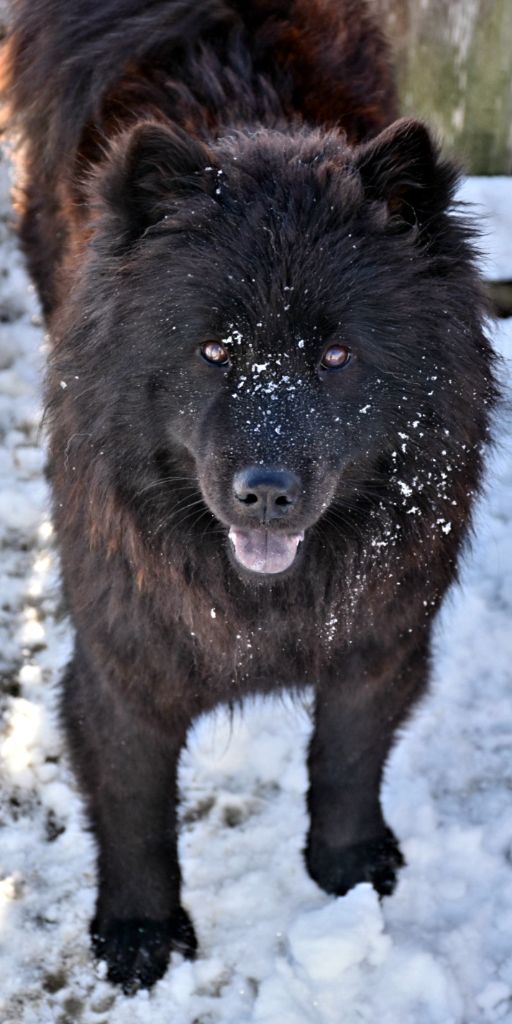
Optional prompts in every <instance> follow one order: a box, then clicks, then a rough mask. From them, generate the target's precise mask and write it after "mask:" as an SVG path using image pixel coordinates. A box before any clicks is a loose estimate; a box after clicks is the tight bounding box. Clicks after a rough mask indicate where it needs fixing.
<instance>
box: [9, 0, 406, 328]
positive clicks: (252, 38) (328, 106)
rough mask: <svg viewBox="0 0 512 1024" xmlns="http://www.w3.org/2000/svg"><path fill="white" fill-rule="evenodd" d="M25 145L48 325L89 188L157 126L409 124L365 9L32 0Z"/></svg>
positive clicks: (37, 271)
mask: <svg viewBox="0 0 512 1024" xmlns="http://www.w3.org/2000/svg"><path fill="white" fill-rule="evenodd" d="M4 68H5V70H4V80H5V82H6V96H7V98H8V101H9V106H10V115H11V121H12V123H14V124H16V125H17V127H18V131H19V133H20V136H21V139H22V141H23V143H24V165H25V182H26V197H25V201H24V219H23V223H22V228H21V234H22V239H23V243H24V246H25V250H26V253H27V256H28V260H29V264H30V269H31V272H32V275H33V277H34V279H35V281H36V283H37V285H38V288H39V291H40V295H41V298H42V302H43V307H44V309H45V311H46V312H47V313H48V312H50V311H51V309H52V306H53V305H54V302H55V290H56V286H55V273H56V268H57V266H58V264H59V262H60V260H61V259H62V257H63V249H65V244H64V243H65V238H66V235H67V234H69V230H70V224H71V223H73V222H74V221H77V220H78V221H79V220H80V215H81V199H82V191H81V190H82V183H83V181H84V179H85V178H86V177H87V174H88V172H89V170H90V167H91V164H95V163H97V162H100V161H101V160H102V158H103V156H104V153H105V144H106V141H107V140H108V141H110V140H111V139H112V137H113V136H114V135H115V134H116V133H117V132H119V131H121V130H122V129H123V128H126V127H127V126H128V125H130V124H132V123H134V122H136V121H137V120H140V119H144V118H146V119H147V118H148V117H150V118H152V119H158V120H166V119H168V120H169V121H171V122H172V123H174V124H180V125H181V126H182V127H184V128H185V129H187V130H188V131H191V132H192V133H194V134H196V135H199V136H201V135H206V134H211V133H212V131H213V133H215V132H217V133H219V134H221V133H222V131H223V128H224V126H225V125H226V124H227V123H229V126H230V127H231V128H232V127H233V125H236V124H237V123H239V124H241V125H244V126H247V125H248V124H253V125H257V124H265V125H266V126H276V125H278V124H279V123H281V124H288V125H289V124H290V123H291V122H295V123H297V122H300V121H304V122H307V123H308V124H320V125H324V126H336V127H341V128H343V129H344V130H345V131H346V132H347V136H348V138H349V140H350V141H352V142H357V141H360V140H362V139H364V138H368V137H370V136H372V135H373V134H375V133H376V132H378V131H379V130H380V129H381V128H383V127H384V126H385V125H386V124H387V123H389V122H390V121H391V120H393V117H394V116H395V94H394V87H393V82H392V76H391V73H390V69H389V64H388V58H387V48H386V45H385V42H384V40H383V38H382V36H381V33H380V30H379V27H378V25H377V24H376V23H375V22H374V21H373V20H372V19H371V18H370V17H369V15H368V12H367V11H366V8H365V6H364V4H362V3H361V2H360V0H339V2H330V0H254V2H253V3H244V2H243V0H201V2H200V3H197V2H196V0H159V2H157V3H151V4H144V3H142V4H141V3H140V2H139V0H104V2H103V3H101V4H98V3H97V2H96V0H75V2H73V3H72V4H70V3H69V2H68V0H18V2H17V3H16V5H15V9H14V12H13V21H12V26H11V32H10V35H9V39H8V43H7V46H6V48H5V53H4Z"/></svg>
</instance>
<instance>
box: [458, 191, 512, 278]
mask: <svg viewBox="0 0 512 1024" xmlns="http://www.w3.org/2000/svg"><path fill="white" fill-rule="evenodd" d="M457 198H458V199H461V200H462V201H463V202H464V203H470V204H472V206H471V207H469V211H470V212H471V213H474V214H475V215H476V216H477V217H478V219H479V221H480V224H481V226H482V229H483V233H482V237H481V239H480V243H479V246H478V248H479V249H480V251H481V252H482V254H483V258H482V270H483V273H484V274H485V275H486V277H488V278H489V280H490V281H512V178H511V177H501V176H499V175H497V176H496V177H494V178H483V177H480V178H478V177H474V178H466V179H465V180H464V181H463V183H462V186H461V188H460V189H459V194H458V196H457Z"/></svg>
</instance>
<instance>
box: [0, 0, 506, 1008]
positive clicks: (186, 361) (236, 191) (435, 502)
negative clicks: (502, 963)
mask: <svg viewBox="0 0 512 1024" xmlns="http://www.w3.org/2000/svg"><path fill="white" fill-rule="evenodd" d="M6 59H7V73H8V80H9V90H10V92H9V95H10V103H11V109H12V124H13V125H14V126H15V127H16V126H17V127H18V130H19V132H20V134H21V139H22V142H23V147H24V148H23V154H24V160H25V197H24V212H23V217H22V223H21V235H22V239H23V243H24V246H25V250H26V253H27V257H28V261H29V264H30V268H31V271H32V274H33V277H34V279H35V281H36V284H37V285H38V288H39V292H40V295H41V300H42V303H43V306H44V310H45V313H46V317H47V322H48V325H49V329H50V333H51V337H52V342H53V354H52V357H51V362H50V371H49V379H48V401H49V409H50V414H49V418H50V435H51V436H50V440H51V467H50V468H51V476H52V481H53V492H54V502H55V503H54V514H55V522H56V528H57V531H58V536H59V541H60V550H61V557H62V573H63V579H64V586H65V591H66V595H67V599H68V602H69V608H70V612H71V616H72V619H73V623H74V625H75V628H76V648H75V654H74V658H73V661H72V663H71V665H70V666H69V669H68V671H67V674H66V677H65V679H64V686H63V698H62V715H63V720H64V724H65V728H66V730H67V734H68V738H69V746H70V750H71V754H72V758H73V761H74V765H75V768H76V771H77V774H78V777H79V779H80V782H81V785H82V788H83V791H84V794H85V797H86V800H87V804H88V809H89V814H90V819H91V823H92V826H93V828H94V831H95V834H96V837H97V841H98V877H99V897H98V905H97V912H96V917H95V920H94V922H93V926H92V934H93V941H94V948H95V950H96V952H97V954H98V955H99V956H101V957H104V958H105V959H106V960H107V962H108V965H109V977H110V978H111V979H113V980H116V981H119V982H120V983H122V985H123V986H124V988H125V990H126V991H131V990H133V988H134V987H136V986H137V985H139V984H141V985H150V984H152V983H153V982H154V981H155V980H156V979H157V978H158V977H160V976H161V975H162V974H163V972H164V971H165V968H166V964H167V961H168V956H169V952H170V950H171V949H173V948H174V949H179V950H181V951H184V952H186V953H189V954H192V953H193V952H194V950H195V946H196V942H195V937H194V931H193V928H192V924H191V923H190V921H189V918H188V916H187V914H186V912H185V911H184V910H183V908H182V907H181V904H180V871H179V866H178V861H177V853H176V800H177V797H176V765H177V761H178V758H179V756H180V751H181V749H182V747H183V744H184V743H185V741H186V736H187V730H188V728H189V726H190V723H191V721H192V720H193V719H194V717H195V716H197V715H198V714H200V713H202V712H204V711H206V710H208V709H210V708H212V707H213V706H214V705H216V704H218V703H219V702H235V701H239V700H240V699H241V698H242V697H243V696H244V695H246V694H248V693H254V692H263V693H264V692H270V691H275V690H277V689H278V688H281V687H297V686H301V685H304V684H313V685H314V686H315V688H316V707H315V723H314V733H313V738H312V742H311V747H310V752H309V771H310V788H309V794H308V804H309V811H310V815H311V826H310V831H309V835H308V838H307V843H306V852H305V858H306V865H307V868H308V870H309V872H310V874H311V875H312V877H313V878H314V879H316V881H317V882H318V883H319V885H321V886H322V887H323V888H324V889H326V890H327V891H328V892H330V893H337V894H342V893H345V892H346V891H347V890H348V889H349V888H350V887H351V886H353V885H354V884H355V883H356V882H359V881H361V880H369V881H371V882H373V884H374V886H375V887H376V889H377V891H378V892H379V893H381V894H382V895H385V894H387V893H390V892H391V891H392V889H393V885H394V881H395V873H396V870H397V868H398V867H399V866H400V864H401V862H402V858H401V855H400V851H399V849H398V846H397V843H396V840H395V838H394V836H393V835H392V833H391V832H390V830H389V829H388V828H387V827H386V824H385V822H384V820H383V816H382V811H381V807H380V802H379V787H380V783H381V778H382V772H383V767H384V765H385V763H386V758H387V756H388V753H389V750H390V747H391V744H392V742H393V737H394V736H395V734H396V730H397V729H398V727H399V726H400V725H402V724H403V723H404V721H405V720H406V718H407V715H408V714H409V712H410V710H411V708H412V706H413V705H414V703H415V702H416V701H417V700H418V698H419V697H421V695H422V694H423V692H424V691H425V687H426V684H427V677H428V658H429V637H430V632H431V624H432V619H433V617H434V614H435V612H436V610H437V608H438V606H439V603H440V601H441V599H442V597H443V594H444V592H445V590H446V588H447V587H448V585H449V584H450V582H451V581H452V580H453V578H454V576H455V572H456V560H457V555H458V552H459V550H460V547H461V543H462V541H463V539H464V537H465V535H466V533H467V529H468V521H469V515H470V510H471V505H472V502H473V499H474V495H475V492H476V491H477V489H478V484H479V479H480V469H481V450H482V442H483V441H485V439H486V438H487V434H488V429H489V428H488V422H489V413H490V410H491V408H492V406H493V403H494V399H495V388H494V383H493V377H492V359H491V353H490V349H489V346H488V343H487V341H486V338H485V336H484V333H483V329H482V321H483V315H484V311H483V303H482V299H481V296H480V291H479V284H478V280H477V276H476V273H475V270H474V266H473V255H472V250H471V247H470V244H469V242H468V229H467V226H466V225H465V224H464V222H463V221H462V220H461V219H460V218H457V217H456V216H454V215H453V212H450V207H451V205H452V197H453V191H454V186H455V182H456V173H455V172H454V169H453V167H452V166H451V165H450V164H448V163H446V162H445V161H444V160H442V159H441V158H440V157H439V154H438V152H437V150H436V147H435V146H434V145H433V143H432V141H431V139H430V137H429V134H428V132H427V130H426V129H425V128H424V127H423V126H422V125H421V124H418V123H416V122H413V121H398V122H396V123H391V122H393V119H394V117H395V99H394V91H393V85H392V80H391V76H390V72H389V70H388V65H387V56H386V48H385V45H384V43H383V42H382V39H381V37H380V33H379V28H378V26H377V25H375V24H373V22H372V21H371V19H370V17H369V14H368V12H367V11H366V9H365V8H364V6H363V4H362V3H360V2H359V0H358V2H355V0H332V2H331V3H328V2H327V0H252V2H247V3H245V2H243V0H201V2H197V0H153V2H149V0H142V2H141V0H103V2H102V3H98V2H97V0H74V2H73V3H70V2H69V0H18V3H17V5H16V7H15V12H14V18H13V25H12V29H11V35H10V38H9V40H8V44H7V54H6Z"/></svg>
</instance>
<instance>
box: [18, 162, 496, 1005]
mask: <svg viewBox="0 0 512 1024" xmlns="http://www.w3.org/2000/svg"><path fill="white" fill-rule="evenodd" d="M0 173H1V182H0V185H1V188H2V193H3V205H2V207H1V218H0V252H1V254H2V261H1V273H0V303H1V313H0V332H1V335H0V442H1V444H0V483H1V491H0V548H1V572H2V585H1V590H0V593H1V597H0V640H1V643H0V680H1V708H0V710H1V715H2V720H1V724H2V741H1V742H2V755H3V760H2V788H1V794H2V795H1V799H0V946H1V954H0V977H1V982H0V1020H1V1021H2V1024H47V1022H48V1024H71V1022H80V1024H82V1022H83V1024H92V1022H95V1024H107V1022H108V1024H125V1022H126V1024H128V1022H130V1024H145V1022H150V1021H151V1024H245V1022H247V1024H248V1022H254V1024H276V1022H278V1021H279V1022H282V1024H339V1022H340V1021H341V1020H343V1021H344V1022H345V1024H352V1022H353V1024H356V1022H358V1024H360V1022H368V1024H375V1021H377V1020H378V1021H379V1024H397V1022H405V1021H411V1022H412V1021H413V1022H414V1024H476V1022H479V1021H499V1020H502V1021H506V1020H508V1021H510V1020H512V955H511V936H512V757H511V750H512V698H511V690H512V685H511V684H512V679H511V675H512V667H511V666H512V632H511V628H510V624H511V622H512V571H511V570H512V523H511V518H512V459H511V452H510V431H511V426H512V424H511V422H510V421H505V418H503V421H502V423H501V425H500V437H501V439H502V441H503V444H502V446H501V448H500V450H499V451H498V453H497V454H496V457H495V459H494V463H493V468H492V472H491V478H490V484H491V485H490V488H489V493H488V496H487V497H486V498H485V500H483V501H482V503H481V506H480V511H479V516H478V536H477V542H476V544H475V548H474V552H473V554H472V555H471V556H468V558H467V562H466V566H465V570H464V573H463V577H464V580H463V582H464V587H463V588H461V589H457V590H455V591H454V592H453V593H452V595H451V596H450V598H449V600H448V601H447V603H446V606H445V609H444V611H443V615H442V621H441V622H440V625H439V629H438V634H437V655H436V660H435V666H434V685H433V692H432V695H431V697H430V698H429V700H428V701H427V702H426V703H425V704H424V706H423V708H422V709H421V711H420V712H419V714H418V715H417V717H416V719H415V721H414V723H412V724H411V725H410V726H409V727H408V728H407V730H406V732H405V736H404V738H403V740H402V741H401V742H400V744H399V745H398V747H397V749H396V751H395V753H394V755H393V757H392V761H391V764H390V766H389V771H388V774H387V782H386V787H385V806H386V810H387V814H388V817H389V820H390V824H392V825H393V827H394V828H395V829H396V831H397V833H398V835H399V836H400V838H401V840H402V844H403V849H404V852H405V855H406V858H407V862H408V866H407V867H406V868H405V870H404V871H403V873H402V876H401V880H400V883H399V886H398V889H397V891H396V893H395V895H394V896H393V897H392V898H391V899H389V900H387V901H385V902H384V903H383V904H382V905H379V902H378V900H377V898H376V897H375V894H374V893H373V890H371V888H370V887H369V886H366V885H361V886H358V887H357V888H356V889H355V890H353V891H352V892H351V893H349V894H348V895H347V896H346V897H345V898H344V899H340V900H333V899H330V898H329V897H327V896H326V895H324V894H323V893H321V892H320V891H319V890H318V888H317V887H316V886H315V885H314V883H313V882H312V881H311V880H310V879H309V878H308V877H307V875H306V873H305V870H304V867H303V864H302V858H301V846H302V844H303V840H304V834H305V829H306V815H305V806H304V794H305V789H306V773H305V767H304V756H305V750H306V745H307V740H308V735H309V723H308V718H307V714H306V712H305V711H304V710H301V708H298V707H297V706H294V705H293V703H292V702H291V701H287V700H284V701H282V702H280V703H278V704H276V703H273V702H269V703H265V702H261V701H258V702H253V703H251V704H250V705H248V706H247V708H246V710H245V712H244V715H243V716H237V717H235V720H234V722H233V723H230V720H229V718H228V716H227V715H224V714H223V713H218V714H217V715H214V716H211V717H210V718H208V719H205V720H203V721H201V722H200V723H199V724H198V725H197V727H196V729H195V730H194V733H193V735H192V737H191V741H190V744H189V749H188V751H187V753H186V755H185V757H184V759H183V765H182V772H181V781H182V791H183V813H182V817H183V824H182V834H181V856H182V863H183V868H184V876H185V892H184V896H185V902H186V904H187V906H188V908H189V909H190V911H191V913H192V915H193V918H194V921H195V923H196V926H197V931H198V935H199V940H200V944H201V953H200V956H199V958H198V960H197V961H196V962H195V963H194V964H191V963H187V962H184V961H182V960H180V959H179V958H175V959H174V961H173V963H172V965H171V967H170V969H169V971H168V973H167V975H166V977H165V978H164V979H163V980H162V981H161V982H160V983H159V984H158V985H157V986H156V988H155V989H154V991H153V992H152V993H151V994H147V993H140V994H138V995H137V996H136V997H135V998H134V999H128V998H126V997H124V996H123V995H121V994H119V993H118V992H117V991H116V990H115V989H114V988H112V987H111V986H110V985H109V984H108V983H107V982H106V981H105V980H104V979H103V974H102V969H101V965H100V966H97V965H95V964H94V963H93V961H92V959H91V956H90V953H89V945H88V934H87V928H88V921H89V918H90V915H91V912H92V909H93V902H94V849H93V842H92V839H91V837H90V836H89V834H88V832H87V830H86V828H85V824H84V820H83V816H82V808H81V804H80V800H79V797H78V795H77V791H76V786H75V783H74V780H73V778H72V776H71V774H70V772H69V769H68V766H67V763H66V757H65V753H64V752H63V745H62V740H61V737H60V734H59V730H58V728H57V721H56V684H57V681H58V676H59V672H60V669H61V666H62V665H63V664H64V663H65V660H66V658H67V656H68V654H69V649H70V644H71V637H70V630H69V627H68V625H67V624H66V622H65V620H63V619H61V618H60V606H59V601H60V597H59V586H58V573H57V567H56V559H55V552H54V549H53V541H52V533H51V525H50V522H49V520H48V513H47V508H48V495H47V489H46V484H45V481H44V471H43V466H44V456H43V455H42V454H41V449H40V446H39V422H40V407H39V397H38V395H39V379H40V366H41V356H42V352H41V348H42V346H43V336H42V332H41V327H40V321H39V318H38V313H37V308H36V303H35V300H34V296H33V294H32V292H31V290H30V289H29V287H28V283H27V279H26V276H25V274H24V271H23V269H22V265H21V260H20V257H19V255H18V253H17V249H16V244H15V240H14V238H13V235H12V231H11V226H10V214H9V212H8V205H7V200H6V196H7V191H8V180H7V170H6V166H5V164H3V165H1V164H0ZM497 342H498V346H499V347H500V348H501V350H502V351H503V352H504V353H505V354H508V355H509V356H512V322H508V323H507V322H505V323H503V324H502V325H501V326H500V328H499V331H498V332H497Z"/></svg>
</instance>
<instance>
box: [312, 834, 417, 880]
mask: <svg viewBox="0 0 512 1024" xmlns="http://www.w3.org/2000/svg"><path fill="white" fill-rule="evenodd" d="M305 859H306V865H307V869H308V871H309V874H310V875H311V878H313V879H314V881H315V882H316V883H317V884H318V885H319V886H320V887H321V888H322V889H324V890H325V892H328V893H333V894H334V895H335V896H344V895H345V893H346V892H348V891H349V889H352V888H353V886H354V885H357V883H358V882H371V884H372V885H373V887H374V889H376V891H377V892H378V893H379V896H389V895H390V894H391V893H392V892H393V889H394V888H395V885H396V879H397V873H398V871H399V869H400V868H401V867H403V865H404V863H405V861H404V858H403V856H402V853H401V851H400V847H399V845H398V842H397V840H396V837H395V836H394V834H393V832H392V831H391V829H390V828H386V830H385V832H383V833H382V834H381V835H379V836H375V838H374V839H367V840H365V841H364V842H361V843H354V844H353V845H352V846H346V847H344V848H343V849H336V848H334V847H331V846H327V844H326V843H323V842H322V841H321V840H318V839H314V838H313V837H312V836H311V835H310V836H309V839H308V843H307V846H306V850H305Z"/></svg>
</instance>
